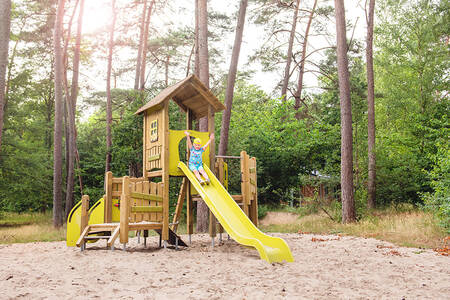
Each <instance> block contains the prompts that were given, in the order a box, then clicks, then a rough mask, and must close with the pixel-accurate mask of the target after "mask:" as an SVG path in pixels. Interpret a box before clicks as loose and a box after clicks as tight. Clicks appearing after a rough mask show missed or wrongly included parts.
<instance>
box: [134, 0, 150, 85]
mask: <svg viewBox="0 0 450 300" xmlns="http://www.w3.org/2000/svg"><path fill="white" fill-rule="evenodd" d="M146 12H147V0H144V6H143V8H142V17H141V24H140V26H139V28H140V34H139V45H138V53H137V58H136V75H135V77H134V89H135V90H138V89H139V82H140V76H141V57H142V49H143V44H144V25H145V13H146Z"/></svg>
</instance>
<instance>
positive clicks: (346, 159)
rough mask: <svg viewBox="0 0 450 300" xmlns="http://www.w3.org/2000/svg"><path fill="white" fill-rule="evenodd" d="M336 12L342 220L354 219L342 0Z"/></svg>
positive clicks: (348, 82) (347, 73) (350, 128)
mask: <svg viewBox="0 0 450 300" xmlns="http://www.w3.org/2000/svg"><path fill="white" fill-rule="evenodd" d="M334 5H335V11H336V12H335V13H336V40H337V65H338V78H339V98H340V106H341V197H342V222H343V223H349V222H354V221H355V220H356V215H355V201H354V198H353V155H352V153H353V145H352V143H353V141H352V104H351V99H350V75H349V72H348V58H347V49H348V47H347V37H346V26H345V25H346V24H345V8H344V0H334Z"/></svg>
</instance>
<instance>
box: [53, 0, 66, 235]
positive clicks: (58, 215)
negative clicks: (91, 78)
mask: <svg viewBox="0 0 450 300" xmlns="http://www.w3.org/2000/svg"><path fill="white" fill-rule="evenodd" d="M63 18H64V0H58V8H57V12H56V19H55V29H54V34H53V47H54V53H55V129H54V130H55V131H54V133H53V141H54V147H53V226H54V227H61V226H62V224H63V218H62V187H61V183H62V114H63V111H62V103H63V86H62V81H63V72H64V70H63V68H64V64H63V57H62V51H61V36H62V30H63V28H62V26H63Z"/></svg>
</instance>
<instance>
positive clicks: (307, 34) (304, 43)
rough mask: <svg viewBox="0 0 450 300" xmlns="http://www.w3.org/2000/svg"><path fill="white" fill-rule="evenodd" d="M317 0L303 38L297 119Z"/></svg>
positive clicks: (296, 94) (296, 96)
mask: <svg viewBox="0 0 450 300" xmlns="http://www.w3.org/2000/svg"><path fill="white" fill-rule="evenodd" d="M317 1H318V0H315V1H314V5H313V8H312V10H311V12H310V14H309V19H308V24H307V25H306V30H305V37H304V39H303V47H302V56H301V58H300V59H301V60H300V68H299V73H298V83H297V91H296V92H295V95H294V98H295V110H297V113H296V114H295V117H296V118H297V119H300V114H299V113H298V110H299V109H300V103H301V102H303V98H302V92H303V76H304V75H305V63H306V49H307V48H308V37H309V30H310V29H311V23H312V20H313V18H314V13H315V12H316V6H317Z"/></svg>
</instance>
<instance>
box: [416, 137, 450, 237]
mask: <svg viewBox="0 0 450 300" xmlns="http://www.w3.org/2000/svg"><path fill="white" fill-rule="evenodd" d="M437 146H438V149H439V150H438V153H437V154H436V155H434V156H433V157H432V160H433V161H434V162H435V165H434V168H433V169H432V170H431V171H429V172H428V173H427V175H428V176H429V177H430V179H431V186H432V188H433V192H430V193H425V194H423V200H424V202H425V207H426V208H428V209H430V210H431V211H433V212H435V214H436V216H437V217H438V218H439V220H440V224H441V226H443V227H444V228H445V229H446V230H447V233H450V160H449V157H450V148H449V143H448V141H443V143H442V144H438V145H437Z"/></svg>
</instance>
